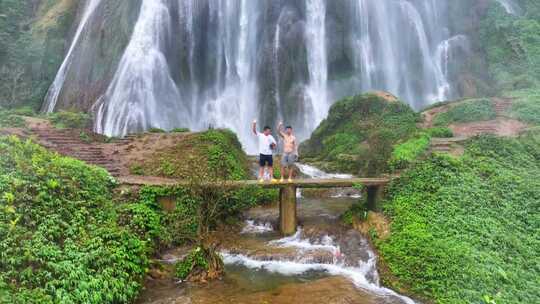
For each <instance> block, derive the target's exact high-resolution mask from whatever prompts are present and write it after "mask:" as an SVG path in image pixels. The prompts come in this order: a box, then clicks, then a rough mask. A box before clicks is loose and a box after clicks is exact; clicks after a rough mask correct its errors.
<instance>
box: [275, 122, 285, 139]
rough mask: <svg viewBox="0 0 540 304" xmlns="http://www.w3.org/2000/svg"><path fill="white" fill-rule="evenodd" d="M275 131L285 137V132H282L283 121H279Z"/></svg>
mask: <svg viewBox="0 0 540 304" xmlns="http://www.w3.org/2000/svg"><path fill="white" fill-rule="evenodd" d="M277 131H278V134H279V136H281V137H285V132H283V122H279V124H278V127H277Z"/></svg>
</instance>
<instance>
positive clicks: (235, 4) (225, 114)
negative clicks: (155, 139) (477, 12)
mask: <svg viewBox="0 0 540 304" xmlns="http://www.w3.org/2000/svg"><path fill="white" fill-rule="evenodd" d="M99 2H100V1H99V0H88V2H87V4H86V10H85V12H84V14H83V18H82V19H81V22H80V24H79V28H78V30H77V34H76V35H75V37H74V39H73V42H72V45H71V47H70V49H69V51H68V53H67V56H66V59H65V60H64V63H63V64H62V67H61V68H60V70H59V72H58V76H57V79H56V80H55V82H54V84H53V85H52V86H51V89H50V90H49V94H48V98H47V100H48V102H47V106H46V107H45V110H46V111H48V112H50V111H52V110H54V109H55V104H56V101H57V99H58V98H61V99H62V102H61V103H60V104H62V105H64V104H66V105H69V104H72V103H73V101H69V100H66V101H64V100H63V99H65V98H68V97H69V96H64V95H65V94H60V95H59V92H60V91H61V90H62V88H63V87H65V86H70V85H71V81H74V80H72V79H65V77H64V76H65V75H66V74H67V73H68V72H73V73H77V72H78V71H73V70H72V69H76V68H78V66H77V65H71V64H70V62H73V61H74V60H81V58H77V56H80V54H78V53H77V52H73V49H74V48H76V46H77V45H78V44H79V43H80V40H81V39H82V37H84V35H83V34H81V33H84V29H85V28H86V27H89V26H94V21H95V20H93V18H91V16H92V12H93V11H94V10H95V7H96V6H97V5H98V4H99ZM501 3H503V5H505V3H510V2H508V1H502V0H501ZM508 5H509V4H508ZM508 5H505V7H508V8H512V6H511V5H510V6H508ZM447 19H448V8H447V1H439V0H417V1H407V0H392V1H371V0H343V1H330V0H300V1H297V0H282V1H249V0H155V1H149V0H142V1H141V7H140V12H139V15H138V20H137V22H136V23H135V26H134V29H133V31H132V34H131V40H130V41H129V43H128V44H127V46H126V47H125V50H124V52H123V55H122V57H121V58H119V59H118V64H117V65H111V66H110V67H101V68H104V69H111V70H112V71H111V73H110V75H114V77H112V79H111V80H110V82H109V83H108V85H107V86H105V87H107V89H106V90H105V91H104V92H101V93H100V92H95V91H92V92H91V93H92V94H85V92H80V95H81V97H80V98H81V99H82V101H81V104H94V107H93V110H94V111H95V129H96V131H98V132H100V133H104V134H106V135H111V136H122V135H125V134H127V133H130V132H137V131H141V130H147V129H149V128H162V129H172V128H175V127H189V128H190V129H193V130H202V129H206V128H208V127H209V126H212V127H226V128H230V129H232V130H233V131H235V132H236V133H237V134H238V135H239V137H240V139H241V141H242V143H243V144H244V147H245V149H246V150H247V151H248V152H254V151H255V147H256V145H255V139H254V138H253V137H252V136H251V135H250V130H249V125H250V122H251V121H252V120H253V119H258V120H259V121H261V124H269V125H273V124H275V123H277V122H278V120H282V119H283V120H285V122H286V123H287V124H290V125H292V126H293V127H295V128H296V130H297V134H298V135H299V137H300V139H305V138H306V137H307V136H309V134H310V133H311V131H312V130H313V129H314V128H315V127H316V126H317V124H318V123H319V122H320V121H321V120H322V119H323V118H325V116H326V114H327V112H328V109H329V107H330V106H331V104H332V102H333V101H335V100H336V99H338V98H341V97H343V96H348V95H352V94H357V93H360V92H365V91H369V90H373V89H377V90H385V91H389V92H390V93H393V94H394V95H396V96H398V97H400V98H402V99H403V100H405V101H406V102H408V103H409V104H411V105H412V106H413V107H415V108H421V107H422V106H425V105H427V104H430V103H432V102H435V101H440V100H446V99H449V98H454V97H457V95H456V90H455V86H456V85H455V83H453V79H456V75H455V73H454V72H453V71H452V70H451V69H447V68H446V67H447V66H454V65H455V64H456V63H459V62H460V60H461V59H460V58H462V56H447V55H448V54H451V53H452V52H453V51H454V50H452V48H455V47H457V48H459V43H453V41H455V40H456V37H462V36H460V33H451V32H450V30H449V27H448V24H447V23H448V22H447ZM96 22H97V21H96ZM85 38H88V39H97V37H93V36H91V37H85ZM87 43H92V41H87ZM72 54H73V55H72ZM96 56H98V55H96ZM115 62H116V61H115ZM107 81H108V80H107ZM98 87H101V86H91V85H89V88H88V90H90V89H91V88H93V89H94V90H97V89H96V88H98ZM83 90H84V89H83ZM99 94H101V98H99V99H98V100H85V98H91V97H90V96H96V95H99Z"/></svg>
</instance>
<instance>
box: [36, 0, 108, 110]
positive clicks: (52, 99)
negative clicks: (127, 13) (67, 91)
mask: <svg viewBox="0 0 540 304" xmlns="http://www.w3.org/2000/svg"><path fill="white" fill-rule="evenodd" d="M100 3H101V0H88V1H87V2H86V5H85V8H84V13H83V16H82V18H81V21H80V23H79V26H78V27H77V31H76V32H75V36H73V40H72V41H71V45H70V47H69V49H68V51H67V53H66V57H65V58H64V61H63V62H62V65H61V66H60V68H59V69H58V72H57V73H56V77H55V78H54V81H53V83H52V84H51V86H50V87H49V90H48V91H47V96H45V103H44V106H43V111H44V112H46V113H51V112H53V111H54V109H55V108H56V103H57V101H58V96H60V93H61V92H62V88H63V86H64V82H65V80H66V75H67V71H68V69H69V66H70V65H71V63H72V61H73V60H74V58H73V51H74V50H75V48H76V47H77V46H78V45H79V43H80V41H81V39H82V36H83V35H82V34H83V32H84V29H85V28H86V27H87V25H88V21H89V20H90V17H92V15H93V14H94V12H95V11H96V8H97V7H98V6H99V4H100Z"/></svg>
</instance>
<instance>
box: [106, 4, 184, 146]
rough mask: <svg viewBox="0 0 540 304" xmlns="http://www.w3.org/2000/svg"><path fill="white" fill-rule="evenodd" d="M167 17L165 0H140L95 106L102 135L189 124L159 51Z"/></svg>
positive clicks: (164, 42) (163, 42)
mask: <svg viewBox="0 0 540 304" xmlns="http://www.w3.org/2000/svg"><path fill="white" fill-rule="evenodd" d="M170 31H171V16H170V12H169V9H168V7H167V5H166V0H143V2H142V8H141V12H140V15H139V19H138V20H137V23H136V24H135V29H134V31H133V36H132V38H131V41H130V42H129V44H128V46H127V47H126V51H125V52H124V55H123V57H122V59H121V61H120V64H119V66H118V70H117V71H116V74H115V75H114V77H113V80H112V82H111V84H110V85H109V88H108V89H107V91H106V93H105V95H103V96H102V97H101V99H100V100H99V101H98V103H97V105H96V108H97V113H96V131H97V132H99V133H103V134H105V135H108V136H115V135H125V134H127V133H129V132H134V131H143V130H147V129H149V128H161V129H166V130H169V129H172V128H174V127H175V126H182V125H186V126H188V125H190V118H189V115H188V111H187V108H186V107H185V106H184V105H183V104H181V103H179V102H178V100H179V99H180V93H179V91H178V88H177V87H176V84H175V82H174V81H173V79H172V78H171V75H170V73H169V67H168V64H167V59H166V58H165V55H164V50H165V48H166V46H167V42H168V40H169V39H170V34H171V33H170Z"/></svg>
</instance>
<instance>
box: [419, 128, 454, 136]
mask: <svg viewBox="0 0 540 304" xmlns="http://www.w3.org/2000/svg"><path fill="white" fill-rule="evenodd" d="M425 131H426V132H427V133H428V134H429V135H430V136H431V137H439V138H448V137H454V132H453V131H452V130H451V129H450V128H448V127H436V128H429V129H426V130H425Z"/></svg>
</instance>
